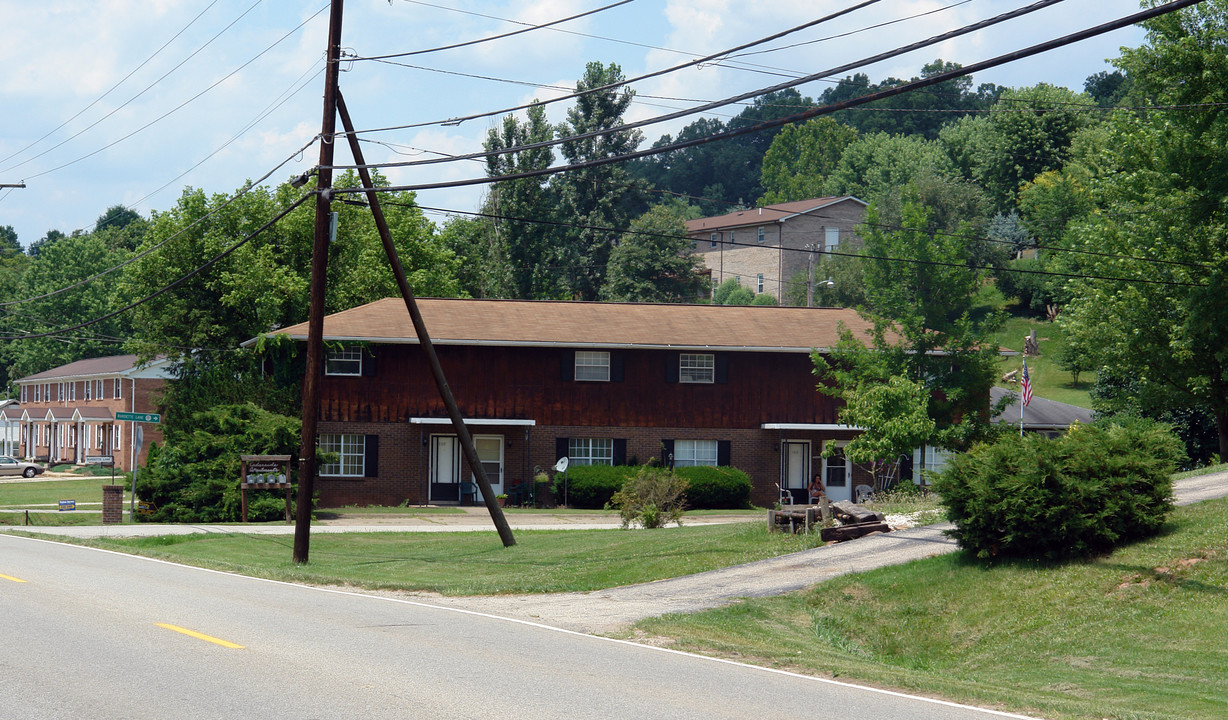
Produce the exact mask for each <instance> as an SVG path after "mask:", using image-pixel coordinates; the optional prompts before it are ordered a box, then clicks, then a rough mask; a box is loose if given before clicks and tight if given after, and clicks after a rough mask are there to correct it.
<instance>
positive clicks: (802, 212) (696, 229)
mask: <svg viewBox="0 0 1228 720" xmlns="http://www.w3.org/2000/svg"><path fill="white" fill-rule="evenodd" d="M865 210H866V203H865V202H863V201H861V200H858V199H857V198H855V197H853V196H851V195H845V196H843V197H824V198H814V199H812V200H798V201H796V202H787V203H779V204H776V205H766V206H764V207H760V208H751V209H750V210H740V211H738V212H734V213H729V214H727V215H718V216H716V217H708V218H700V219H698V220H689V221H687V224H686V227H687V235H689V236H690V237H691V247H692V249H693V251H694V252H695V253H696V254H697V255H699V256H700V258H701V259H702V260H703V263H704V265H705V266H707V268H708V270H709V272H710V273H711V277H712V287H713V288H715V287H717V286H719V285H720V284H721V283H723V282H724V281H726V280H728V279H729V278H736V279H737V280H738V282H739V283H740V284H741V285H742V287H745V288H749V289H751V290H752V291H754V292H755V293H766V294H768V295H771V296H773V297H775V298H776V300H777V302H782V301H783V300H784V296H785V290H786V288H787V287H788V284H789V282H790V280H791V279H793V278H794V277H795V276H797V275H799V273H800V274H801V275H802V279H804V280H805V281H806V282H810V281H811V278H810V277H809V274H810V267H811V263H812V262H813V263H817V262H818V259H819V257H821V253H823V252H831V251H835V250H839V251H847V250H848V249H850V248H856V247H858V246H859V240H858V238H857V235H856V233H855V232H854V228H855V227H856V226H857V224H858V223H860V222H862V220H863V219H864V218H865ZM819 280H820V281H821V280H822V278H819Z"/></svg>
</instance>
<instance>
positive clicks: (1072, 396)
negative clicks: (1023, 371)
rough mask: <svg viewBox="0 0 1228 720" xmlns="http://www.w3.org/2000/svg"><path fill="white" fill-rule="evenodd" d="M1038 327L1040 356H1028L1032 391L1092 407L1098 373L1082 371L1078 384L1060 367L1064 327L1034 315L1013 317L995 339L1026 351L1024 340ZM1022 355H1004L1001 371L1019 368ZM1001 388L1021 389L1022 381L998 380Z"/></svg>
mask: <svg viewBox="0 0 1228 720" xmlns="http://www.w3.org/2000/svg"><path fill="white" fill-rule="evenodd" d="M1033 328H1035V329H1036V337H1037V339H1038V340H1039V343H1040V353H1041V354H1040V356H1039V357H1030V358H1028V374H1029V375H1030V376H1031V378H1032V394H1033V395H1035V396H1037V397H1043V398H1046V399H1048V400H1056V401H1058V402H1064V403H1069V404H1071V405H1078V406H1079V407H1085V408H1090V407H1091V406H1092V403H1091V396H1090V395H1089V391H1090V390H1091V387H1092V385H1093V384H1095V382H1096V374H1095V373H1082V374H1081V375H1080V376H1079V384H1078V385H1075V384H1074V382H1073V380H1072V378H1071V376H1070V373H1069V372H1066V371H1065V370H1063V369H1062V368H1061V367H1060V366H1058V362H1057V356H1058V353H1059V351H1060V350H1061V348H1062V347H1063V345H1064V343H1065V338H1064V337H1063V334H1062V328H1061V327H1060V326H1058V325H1055V324H1053V323H1050V322H1046V321H1045V320H1039V319H1034V318H1022V317H1011V318H1009V319H1008V320H1007V321H1006V325H1005V326H1003V328H1002V329H1001V330H1000V331H998V334H997V335H996V336H995V339H996V341H997V343H998V344H999V345H1001V346H1002V347H1005V348H1010V349H1011V350H1016V351H1019V352H1022V351H1023V339H1024V338H1025V337H1027V335H1028V333H1029V332H1030V331H1031V330H1032V329H1033ZM1021 361H1022V358H1021V357H1019V356H1015V357H1004V358H1002V360H1001V361H1000V366H1001V369H1002V374H1003V375H1005V374H1006V373H1008V372H1010V371H1011V370H1018V369H1019V368H1020V366H1021V364H1022V362H1021ZM998 384H999V385H1001V386H1002V387H1007V388H1010V389H1012V390H1015V391H1018V390H1019V383H1017V382H1015V383H998Z"/></svg>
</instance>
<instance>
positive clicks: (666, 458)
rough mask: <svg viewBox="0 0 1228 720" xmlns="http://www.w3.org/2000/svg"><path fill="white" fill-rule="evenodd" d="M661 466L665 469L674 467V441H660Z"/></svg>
mask: <svg viewBox="0 0 1228 720" xmlns="http://www.w3.org/2000/svg"><path fill="white" fill-rule="evenodd" d="M661 464H662V465H664V466H665V467H673V466H674V441H673V440H662V441H661Z"/></svg>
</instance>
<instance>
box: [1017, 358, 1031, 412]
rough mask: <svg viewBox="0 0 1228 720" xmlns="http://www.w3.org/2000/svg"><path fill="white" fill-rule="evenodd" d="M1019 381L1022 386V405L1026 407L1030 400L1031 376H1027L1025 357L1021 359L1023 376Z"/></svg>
mask: <svg viewBox="0 0 1228 720" xmlns="http://www.w3.org/2000/svg"><path fill="white" fill-rule="evenodd" d="M1019 383H1020V385H1021V386H1022V387H1023V406H1024V407H1027V406H1028V403H1030V402H1032V378H1031V377H1029V376H1028V360H1027V358H1024V359H1023V378H1022V379H1021V380H1020V381H1019Z"/></svg>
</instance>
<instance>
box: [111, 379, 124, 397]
mask: <svg viewBox="0 0 1228 720" xmlns="http://www.w3.org/2000/svg"><path fill="white" fill-rule="evenodd" d="M123 388H124V384H123V381H122V380H120V379H119V378H115V386H114V387H113V388H111V397H113V398H115V399H116V400H119V399H120V398H122V397H123V396H124V390H123Z"/></svg>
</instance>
